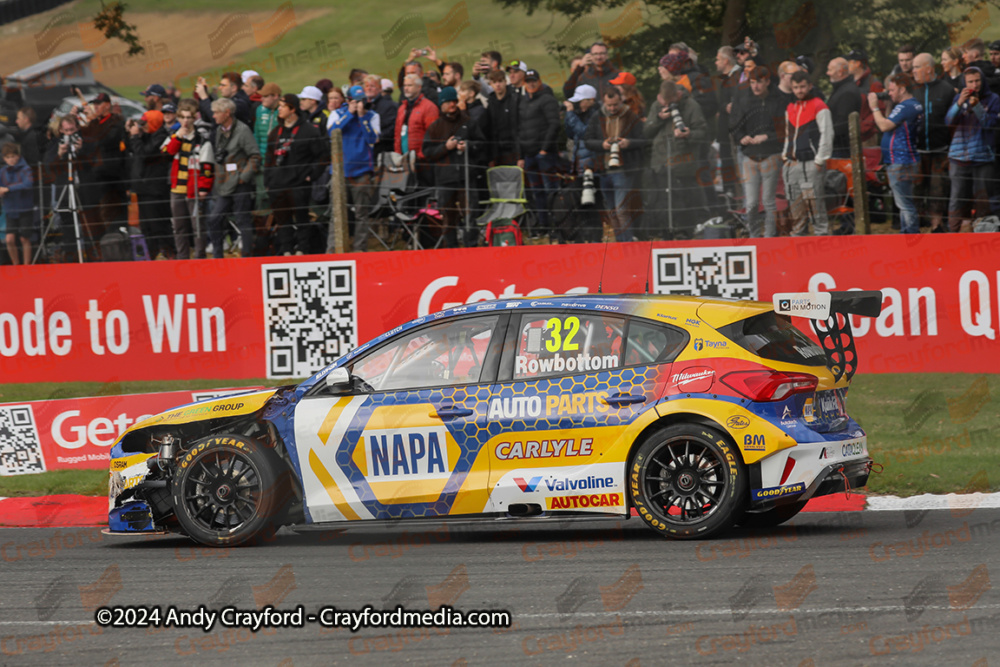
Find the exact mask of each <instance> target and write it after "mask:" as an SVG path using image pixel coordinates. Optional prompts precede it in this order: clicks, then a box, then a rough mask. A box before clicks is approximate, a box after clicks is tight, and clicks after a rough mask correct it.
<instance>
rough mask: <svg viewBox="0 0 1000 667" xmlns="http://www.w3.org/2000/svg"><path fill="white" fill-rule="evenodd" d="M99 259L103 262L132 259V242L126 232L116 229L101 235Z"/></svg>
mask: <svg viewBox="0 0 1000 667" xmlns="http://www.w3.org/2000/svg"><path fill="white" fill-rule="evenodd" d="M101 259H102V260H104V261H105V262H130V261H132V244H131V242H130V240H129V237H128V234H127V233H125V232H124V231H122V230H120V229H116V230H114V231H110V232H108V233H107V234H105V235H104V236H102V237H101Z"/></svg>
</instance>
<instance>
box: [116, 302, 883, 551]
mask: <svg viewBox="0 0 1000 667" xmlns="http://www.w3.org/2000/svg"><path fill="white" fill-rule="evenodd" d="M881 302H882V295H881V293H880V292H861V291H851V292H827V293H799V294H795V293H792V294H778V295H775V299H774V303H773V304H771V303H764V302H756V301H735V300H723V299H709V298H701V297H691V296H658V295H616V296H611V295H572V296H555V297H549V298H539V299H527V300H516V301H515V300H508V301H493V302H488V303H474V304H469V305H464V306H460V307H458V308H452V309H450V310H446V311H443V312H440V313H436V314H433V315H428V316H424V317H420V318H418V319H416V320H413V321H411V322H409V323H407V324H404V325H402V326H399V327H396V328H395V329H392V330H391V331H389V332H387V333H385V334H383V335H381V336H379V337H377V338H375V339H373V340H371V341H370V342H368V343H365V344H364V345H361V346H360V347H358V348H356V349H354V350H353V351H351V352H350V353H349V354H347V355H345V356H344V357H342V358H340V359H338V360H337V361H336V362H334V363H333V364H331V365H330V366H328V367H326V368H324V369H323V370H321V371H320V372H318V373H316V374H315V375H313V376H312V377H310V378H309V379H307V380H306V381H304V382H302V383H301V384H298V385H291V386H285V387H280V388H277V389H271V390H267V391H252V392H248V393H243V394H239V395H234V396H228V397H224V398H219V399H215V400H209V401H204V402H200V403H194V404H191V405H186V406H182V407H178V408H176V409H174V410H170V411H167V412H164V413H162V414H159V415H156V416H154V417H151V418H149V419H146V420H144V421H142V422H140V423H137V424H135V425H134V426H132V427H131V428H130V429H128V430H127V431H126V432H125V433H123V434H122V435H121V437H120V438H119V440H118V441H117V442H116V443H115V445H114V447H113V448H112V450H111V471H110V473H111V479H110V485H109V496H110V497H109V521H108V523H109V529H108V532H110V533H113V534H120V533H124V534H137V533H149V532H160V531H172V532H179V533H183V534H185V535H188V536H189V537H191V538H192V539H194V540H196V541H197V542H200V543H202V544H206V545H212V546H233V545H239V544H244V543H252V542H259V541H260V540H262V539H265V538H269V537H270V536H272V535H273V534H274V531H275V530H276V529H277V528H278V527H280V526H282V525H289V524H293V525H294V524H299V525H305V524H335V523H340V522H350V521H364V520H411V519H413V520H417V519H432V520H435V521H440V520H442V519H456V518H461V519H471V518H483V519H491V520H496V519H511V520H519V519H525V518H530V519H532V520H539V519H545V518H547V517H557V518H564V517H566V516H576V517H589V518H596V517H615V518H621V517H626V518H628V517H629V516H631V515H633V514H634V515H637V516H638V517H640V518H641V520H642V521H644V522H645V523H646V524H648V525H649V526H650V527H651V528H653V529H654V530H656V531H657V532H659V533H660V534H662V535H664V536H666V537H671V538H679V539H689V538H707V537H711V536H714V535H717V534H719V533H721V532H723V531H726V530H728V529H729V528H731V527H732V526H733V525H743V526H771V525H776V524H779V523H781V522H783V521H786V520H788V519H790V518H791V517H793V516H794V515H795V514H796V513H797V512H798V511H799V510H801V509H802V507H803V506H804V505H805V503H806V502H807V501H808V500H809V499H811V498H815V497H817V496H822V495H825V494H830V493H835V492H839V491H844V490H849V489H854V488H859V487H863V486H864V485H865V484H866V483H867V480H868V475H869V473H870V470H871V466H872V460H871V458H870V457H869V455H868V443H867V438H866V436H865V433H864V431H863V430H862V429H861V428H860V427H859V426H858V424H857V423H856V422H855V421H854V420H852V419H851V418H850V416H848V414H847V412H846V410H845V403H846V398H847V390H848V385H849V383H850V381H851V378H852V377H853V375H854V373H855V371H856V370H857V355H856V352H855V349H854V341H853V337H852V335H851V326H850V316H851V315H859V316H867V317H874V316H877V315H878V314H879V312H880V310H881ZM793 316H796V317H797V316H802V317H807V318H808V319H809V320H810V321H811V322H812V325H813V329H814V330H815V332H816V334H817V337H818V340H819V341H820V344H817V343H816V342H814V341H813V340H812V339H811V338H810V337H809V336H808V335H806V334H805V333H804V332H803V331H802V330H800V329H799V328H797V327H796V326H795V325H794V324H793V322H792V319H791V317H793ZM633 509H634V510H635V512H634V513H633V512H632V510H633Z"/></svg>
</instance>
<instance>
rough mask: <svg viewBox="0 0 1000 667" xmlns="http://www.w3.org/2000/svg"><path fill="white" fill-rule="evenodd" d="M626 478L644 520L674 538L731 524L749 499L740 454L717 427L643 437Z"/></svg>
mask: <svg viewBox="0 0 1000 667" xmlns="http://www.w3.org/2000/svg"><path fill="white" fill-rule="evenodd" d="M629 480H630V489H631V492H632V502H633V504H634V505H635V507H636V510H637V511H638V512H639V516H640V517H642V519H643V521H645V522H646V523H647V524H648V525H649V526H650V527H651V528H654V529H655V530H657V531H659V532H660V533H662V534H663V535H664V536H667V537H673V538H678V539H690V538H705V537H709V536H712V535H715V534H717V533H719V532H721V531H724V530H726V529H728V528H730V527H731V526H732V525H733V524H734V523H735V522H736V521H737V520H739V518H740V517H741V516H742V513H743V510H744V507H745V502H746V497H747V475H746V471H745V467H744V465H743V461H742V457H741V456H740V452H739V451H738V450H737V449H736V447H735V445H733V444H732V443H731V442H730V441H729V439H728V438H727V437H726V436H725V435H723V434H722V433H721V432H720V431H717V430H715V429H713V428H711V427H706V426H702V425H698V424H677V425H674V426H669V427H667V428H665V429H662V430H660V431H657V432H656V433H654V434H653V435H652V436H650V437H649V438H647V439H646V441H645V442H644V443H643V444H642V445H641V446H640V447H639V448H638V449H637V450H636V452H635V453H634V454H633V456H632V461H631V463H630V466H629Z"/></svg>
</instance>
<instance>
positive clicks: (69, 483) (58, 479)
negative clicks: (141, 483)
mask: <svg viewBox="0 0 1000 667" xmlns="http://www.w3.org/2000/svg"><path fill="white" fill-rule="evenodd" d="M62 493H78V494H80V495H83V496H106V495H107V494H108V471H107V470H54V471H52V472H43V473H39V474H37V475H14V476H12V477H0V497H3V498H12V497H15V496H52V495H56V494H62Z"/></svg>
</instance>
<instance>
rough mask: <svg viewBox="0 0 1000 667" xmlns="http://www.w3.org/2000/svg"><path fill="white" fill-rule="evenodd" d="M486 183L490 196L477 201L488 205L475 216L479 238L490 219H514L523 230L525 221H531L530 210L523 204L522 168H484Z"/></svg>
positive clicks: (525, 200) (526, 201)
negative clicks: (480, 213)
mask: <svg viewBox="0 0 1000 667" xmlns="http://www.w3.org/2000/svg"><path fill="white" fill-rule="evenodd" d="M486 184H487V186H488V187H489V191H490V198H489V199H488V200H487V201H483V202H479V203H480V204H489V206H488V207H487V208H486V211H484V212H483V214H482V215H481V216H479V217H478V218H476V225H477V226H478V227H479V231H480V238H482V237H483V234H484V232H485V229H486V224H487V223H488V222H490V221H492V220H501V219H510V220H516V221H517V223H518V224H519V225H520V226H521V229H522V231H525V230H524V228H525V227H526V226H528V225H527V224H525V223H526V222H530V221H531V218H530V216H531V211H530V210H528V208H527V207H526V206H525V204H527V203H528V200H527V199H525V197H524V170H523V169H521V168H520V167H492V168H490V169H487V170H486ZM522 218H523V219H524V220H523V221H522Z"/></svg>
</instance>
